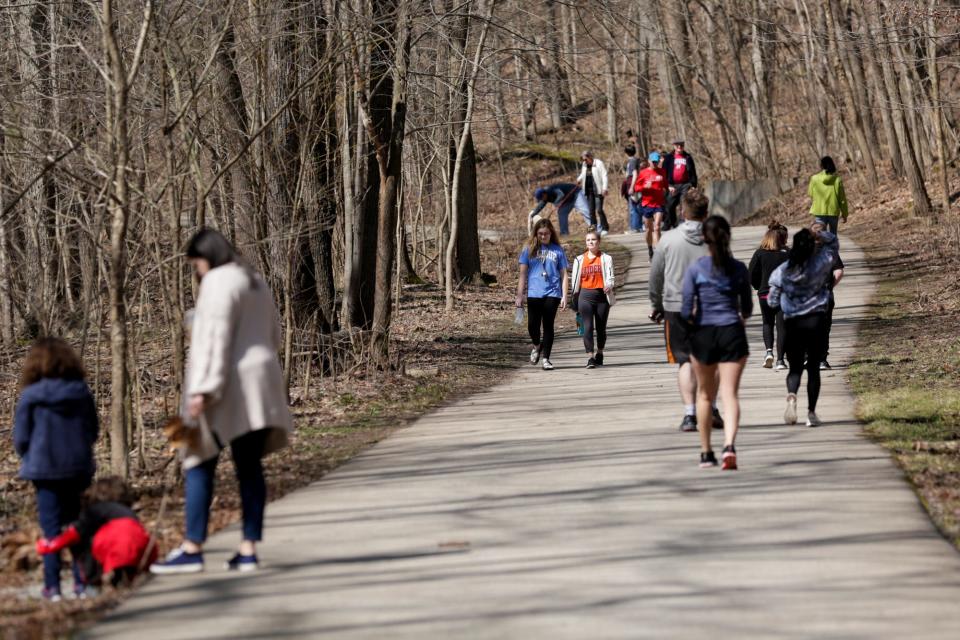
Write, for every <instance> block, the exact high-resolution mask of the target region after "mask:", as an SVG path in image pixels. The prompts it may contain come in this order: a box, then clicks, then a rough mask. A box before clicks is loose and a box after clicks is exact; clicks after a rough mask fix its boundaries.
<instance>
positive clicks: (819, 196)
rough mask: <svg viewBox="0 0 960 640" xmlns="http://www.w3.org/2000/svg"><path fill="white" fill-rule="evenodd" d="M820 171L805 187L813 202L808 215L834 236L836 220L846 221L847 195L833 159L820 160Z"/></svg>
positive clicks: (837, 224) (827, 157) (824, 157)
mask: <svg viewBox="0 0 960 640" xmlns="http://www.w3.org/2000/svg"><path fill="white" fill-rule="evenodd" d="M820 169H822V171H820V173H817V174H814V175H813V176H811V178H810V184H809V185H808V186H807V195H809V196H810V198H811V200H812V201H813V202H812V204H811V205H810V213H812V214H813V215H814V217H815V218H816V220H817V222H820V223H821V224H823V225H824V226H825V227H827V229H828V230H829V231H830V233H832V234H834V235H836V233H837V228H838V226H839V221H838V220H837V218H842V219H843V221H844V222H846V221H847V214H848V211H847V194H846V193H845V192H844V190H843V180H841V179H840V176H839V175H837V165H836V164H834V162H833V158H831V157H830V156H823V157H822V158H820Z"/></svg>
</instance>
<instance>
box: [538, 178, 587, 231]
mask: <svg viewBox="0 0 960 640" xmlns="http://www.w3.org/2000/svg"><path fill="white" fill-rule="evenodd" d="M579 193H580V189H579V188H578V187H577V185H575V184H572V183H570V182H557V183H555V184H551V185H549V186H546V187H537V189H536V190H535V191H534V192H533V199H534V200H536V201H537V206H535V207H534V208H533V209H532V210H531V211H530V213H528V214H527V234H530V233H532V232H533V225H535V224H536V223H537V222H538V221H539V220H540V218H541V217H542V216H541V215H540V212H541V211H543V209H544V207H546V206H547V203H550V204H552V205H553V206H554V208H555V209H556V210H557V222H558V223H559V224H560V235H562V236H565V235H567V234H568V233H570V222H569V219H570V211H571V210H573V208H574V206H575V205H576V204H577V195H578V194H579ZM582 213H583V217H584V219H585V220H587V222H588V224H589V220H590V216H589V214H588V213H587V212H586V211H583V212H582Z"/></svg>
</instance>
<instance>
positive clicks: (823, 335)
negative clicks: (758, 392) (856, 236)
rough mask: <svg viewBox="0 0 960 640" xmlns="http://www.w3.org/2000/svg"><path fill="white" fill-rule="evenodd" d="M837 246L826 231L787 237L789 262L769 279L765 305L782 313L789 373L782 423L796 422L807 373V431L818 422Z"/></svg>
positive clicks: (805, 231)
mask: <svg viewBox="0 0 960 640" xmlns="http://www.w3.org/2000/svg"><path fill="white" fill-rule="evenodd" d="M838 249H839V245H838V243H837V236H835V235H834V234H832V233H830V232H829V231H819V232H817V233H816V234H815V233H814V232H813V231H811V230H810V229H801V230H800V231H798V232H797V233H796V234H795V235H794V236H793V246H792V247H791V248H790V254H789V256H790V257H789V259H788V260H787V261H786V262H785V263H783V264H782V265H780V266H779V267H777V268H776V269H775V270H774V272H773V273H772V274H771V275H770V293H769V295H768V296H767V304H769V305H770V306H771V307H774V308H777V307H779V308H780V309H782V310H783V318H784V322H783V324H784V329H785V331H784V346H785V348H786V353H787V362H788V363H789V364H790V371H789V373H788V374H787V408H786V410H785V411H784V413H783V421H784V422H785V423H787V424H796V422H797V391H798V390H799V389H800V379H801V377H802V376H803V370H804V368H806V370H807V426H808V427H817V426H820V425H821V424H822V423H821V421H820V418H818V417H817V413H816V410H817V399H818V398H819V397H820V363H821V362H822V361H823V359H824V357H825V354H826V349H827V336H828V335H829V334H828V330H827V306H828V305H829V304H830V286H829V285H830V280H831V278H832V277H833V272H832V268H833V261H834V257H835V256H836V255H837V251H838Z"/></svg>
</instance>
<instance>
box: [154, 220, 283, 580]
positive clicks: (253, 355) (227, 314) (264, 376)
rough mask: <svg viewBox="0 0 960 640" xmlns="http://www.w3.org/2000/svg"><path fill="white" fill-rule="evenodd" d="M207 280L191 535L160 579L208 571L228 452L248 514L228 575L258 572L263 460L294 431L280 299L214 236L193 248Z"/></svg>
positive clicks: (197, 325)
mask: <svg viewBox="0 0 960 640" xmlns="http://www.w3.org/2000/svg"><path fill="white" fill-rule="evenodd" d="M186 254H187V260H188V261H189V262H190V264H191V265H192V266H193V268H194V271H195V272H196V275H197V277H198V278H199V279H200V289H199V292H198V294H197V308H196V312H195V315H194V319H193V326H192V331H191V338H190V355H189V359H188V364H187V373H186V381H185V384H184V389H183V392H184V398H185V401H186V408H185V412H184V413H185V418H186V420H187V421H188V422H193V423H194V424H199V427H200V434H201V437H200V438H199V439H198V442H197V444H196V445H194V446H193V447H192V448H188V449H187V450H184V451H183V452H182V454H183V467H184V470H185V478H184V488H185V493H186V499H185V507H184V508H185V511H186V513H185V519H186V536H185V539H184V542H183V543H182V544H181V545H180V547H179V548H177V549H175V550H174V551H172V552H171V553H170V554H169V555H168V556H167V558H166V559H165V560H164V561H163V562H159V563H156V564H154V565H153V567H151V571H152V572H153V573H161V574H162V573H189V572H196V571H202V570H203V543H204V541H205V540H206V537H207V523H208V521H209V517H210V505H211V503H212V501H213V484H214V477H215V473H216V467H217V460H218V458H219V454H220V450H221V449H223V448H224V447H227V446H229V447H230V450H231V454H232V456H233V463H234V467H235V469H236V474H237V480H238V481H239V484H240V499H241V503H242V506H243V539H242V541H241V543H240V546H239V548H238V550H237V553H236V554H235V555H234V556H233V557H232V558H231V559H230V560H229V561H228V562H227V569H228V570H235V571H250V570H253V569H256V568H257V567H258V564H257V555H256V543H257V542H258V541H260V539H261V537H262V531H263V514H264V507H265V505H266V499H267V487H266V482H265V481H264V477H263V465H262V463H261V458H262V457H263V456H264V455H266V454H268V453H270V452H272V451H276V450H277V449H280V448H282V447H283V446H285V445H286V444H287V436H288V433H289V431H290V429H291V426H292V422H291V418H290V410H289V407H288V405H287V391H286V388H285V387H284V381H283V372H282V370H281V368H280V362H279V361H278V359H277V351H278V350H279V348H280V319H279V314H278V313H277V308H276V305H275V304H274V301H273V294H272V293H271V292H270V289H269V287H268V286H267V283H266V282H264V280H263V278H262V277H261V276H260V275H259V274H258V273H256V272H255V271H254V270H253V269H252V268H251V267H249V266H248V265H247V264H246V263H245V262H244V261H243V259H242V258H241V257H240V256H239V255H238V254H237V252H236V251H235V250H234V248H233V247H232V246H231V245H230V243H229V242H228V241H227V239H226V238H224V237H223V235H221V234H220V233H218V232H216V231H213V230H211V229H203V230H201V231H200V232H198V233H197V234H196V235H195V236H194V237H193V239H191V240H190V242H189V244H188V245H187V250H186Z"/></svg>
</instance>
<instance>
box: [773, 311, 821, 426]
mask: <svg viewBox="0 0 960 640" xmlns="http://www.w3.org/2000/svg"><path fill="white" fill-rule="evenodd" d="M783 325H784V329H786V331H785V336H784V343H785V344H784V346H785V347H786V350H787V360H788V361H789V363H790V371H789V373H787V392H788V393H796V392H797V391H798V390H799V389H800V378H801V377H802V376H803V370H804V361H806V370H807V410H808V411H815V410H816V408H817V399H819V397H820V362H821V361H822V360H823V359H824V357H825V356H826V353H827V337H828V334H827V314H826V313H811V314H809V315H805V316H797V317H795V318H787V319H786V320H785V321H784V323H783Z"/></svg>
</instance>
